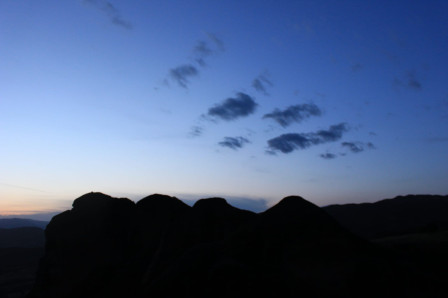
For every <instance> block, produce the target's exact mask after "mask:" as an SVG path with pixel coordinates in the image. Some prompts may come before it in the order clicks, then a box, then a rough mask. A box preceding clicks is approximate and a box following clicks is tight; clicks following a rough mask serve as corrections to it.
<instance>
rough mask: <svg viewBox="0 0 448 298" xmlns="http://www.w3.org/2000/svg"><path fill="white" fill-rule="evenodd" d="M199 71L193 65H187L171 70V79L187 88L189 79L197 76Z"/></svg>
mask: <svg viewBox="0 0 448 298" xmlns="http://www.w3.org/2000/svg"><path fill="white" fill-rule="evenodd" d="M198 74H199V71H198V69H197V68H196V67H194V66H193V65H191V64H185V65H181V66H178V67H176V68H173V69H170V78H171V79H172V80H173V81H175V82H177V83H178V84H179V86H181V87H183V88H187V87H188V86H187V85H188V83H189V78H190V77H194V76H197V75H198Z"/></svg>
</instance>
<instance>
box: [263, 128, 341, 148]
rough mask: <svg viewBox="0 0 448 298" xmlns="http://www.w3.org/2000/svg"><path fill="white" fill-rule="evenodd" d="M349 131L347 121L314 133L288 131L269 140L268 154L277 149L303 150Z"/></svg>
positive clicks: (334, 139)
mask: <svg viewBox="0 0 448 298" xmlns="http://www.w3.org/2000/svg"><path fill="white" fill-rule="evenodd" d="M346 131H348V126H347V124H346V123H340V124H337V125H332V126H330V128H329V129H328V130H319V131H317V132H312V133H287V134H283V135H280V136H278V137H276V138H273V139H270V140H268V148H269V149H268V150H267V153H268V154H275V153H276V152H277V151H280V152H282V153H291V152H292V151H294V150H303V149H306V148H308V147H311V146H314V145H319V144H323V143H328V142H334V141H337V140H339V139H341V138H342V135H343V134H344V132H346Z"/></svg>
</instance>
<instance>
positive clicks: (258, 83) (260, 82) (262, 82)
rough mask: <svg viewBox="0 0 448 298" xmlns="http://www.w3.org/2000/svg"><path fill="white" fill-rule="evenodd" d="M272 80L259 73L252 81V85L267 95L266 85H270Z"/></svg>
mask: <svg viewBox="0 0 448 298" xmlns="http://www.w3.org/2000/svg"><path fill="white" fill-rule="evenodd" d="M272 85H273V84H272V82H271V81H270V80H269V79H268V78H267V77H266V75H263V74H261V75H259V76H258V77H256V78H255V79H254V80H253V81H252V87H254V89H255V90H256V91H258V92H260V93H263V94H264V95H269V93H268V91H267V87H272Z"/></svg>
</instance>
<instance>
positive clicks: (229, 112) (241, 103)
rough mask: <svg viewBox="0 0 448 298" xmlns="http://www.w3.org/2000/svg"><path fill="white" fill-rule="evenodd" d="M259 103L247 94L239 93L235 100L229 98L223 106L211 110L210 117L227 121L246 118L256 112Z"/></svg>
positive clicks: (209, 111)
mask: <svg viewBox="0 0 448 298" xmlns="http://www.w3.org/2000/svg"><path fill="white" fill-rule="evenodd" d="M256 107H257V103H256V102H255V101H254V100H253V98H252V97H251V96H249V95H247V94H245V93H241V92H239V93H237V94H236V97H235V98H227V99H226V100H225V101H224V102H222V103H221V104H218V105H216V106H214V107H212V108H210V109H209V110H208V112H207V115H208V116H211V117H214V118H219V119H222V120H226V121H231V120H235V119H237V118H240V117H246V116H249V115H250V114H252V113H254V112H255V109H256Z"/></svg>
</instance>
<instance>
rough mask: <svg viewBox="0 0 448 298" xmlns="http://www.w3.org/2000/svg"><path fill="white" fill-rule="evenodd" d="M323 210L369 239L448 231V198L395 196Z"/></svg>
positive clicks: (357, 233) (354, 231) (344, 225)
mask: <svg viewBox="0 0 448 298" xmlns="http://www.w3.org/2000/svg"><path fill="white" fill-rule="evenodd" d="M323 209H324V210H325V211H327V212H328V214H330V215H331V216H332V217H334V218H335V219H336V220H337V221H338V222H339V223H340V224H341V225H342V226H343V227H345V228H347V229H348V230H350V231H351V232H353V233H355V234H356V235H358V236H361V237H364V238H368V239H374V238H381V237H386V236H394V235H400V234H407V233H415V232H421V231H431V230H437V229H447V228H448V196H436V195H408V196H398V197H396V198H394V199H386V200H382V201H378V202H376V203H362V204H347V205H331V206H327V207H323Z"/></svg>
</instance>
